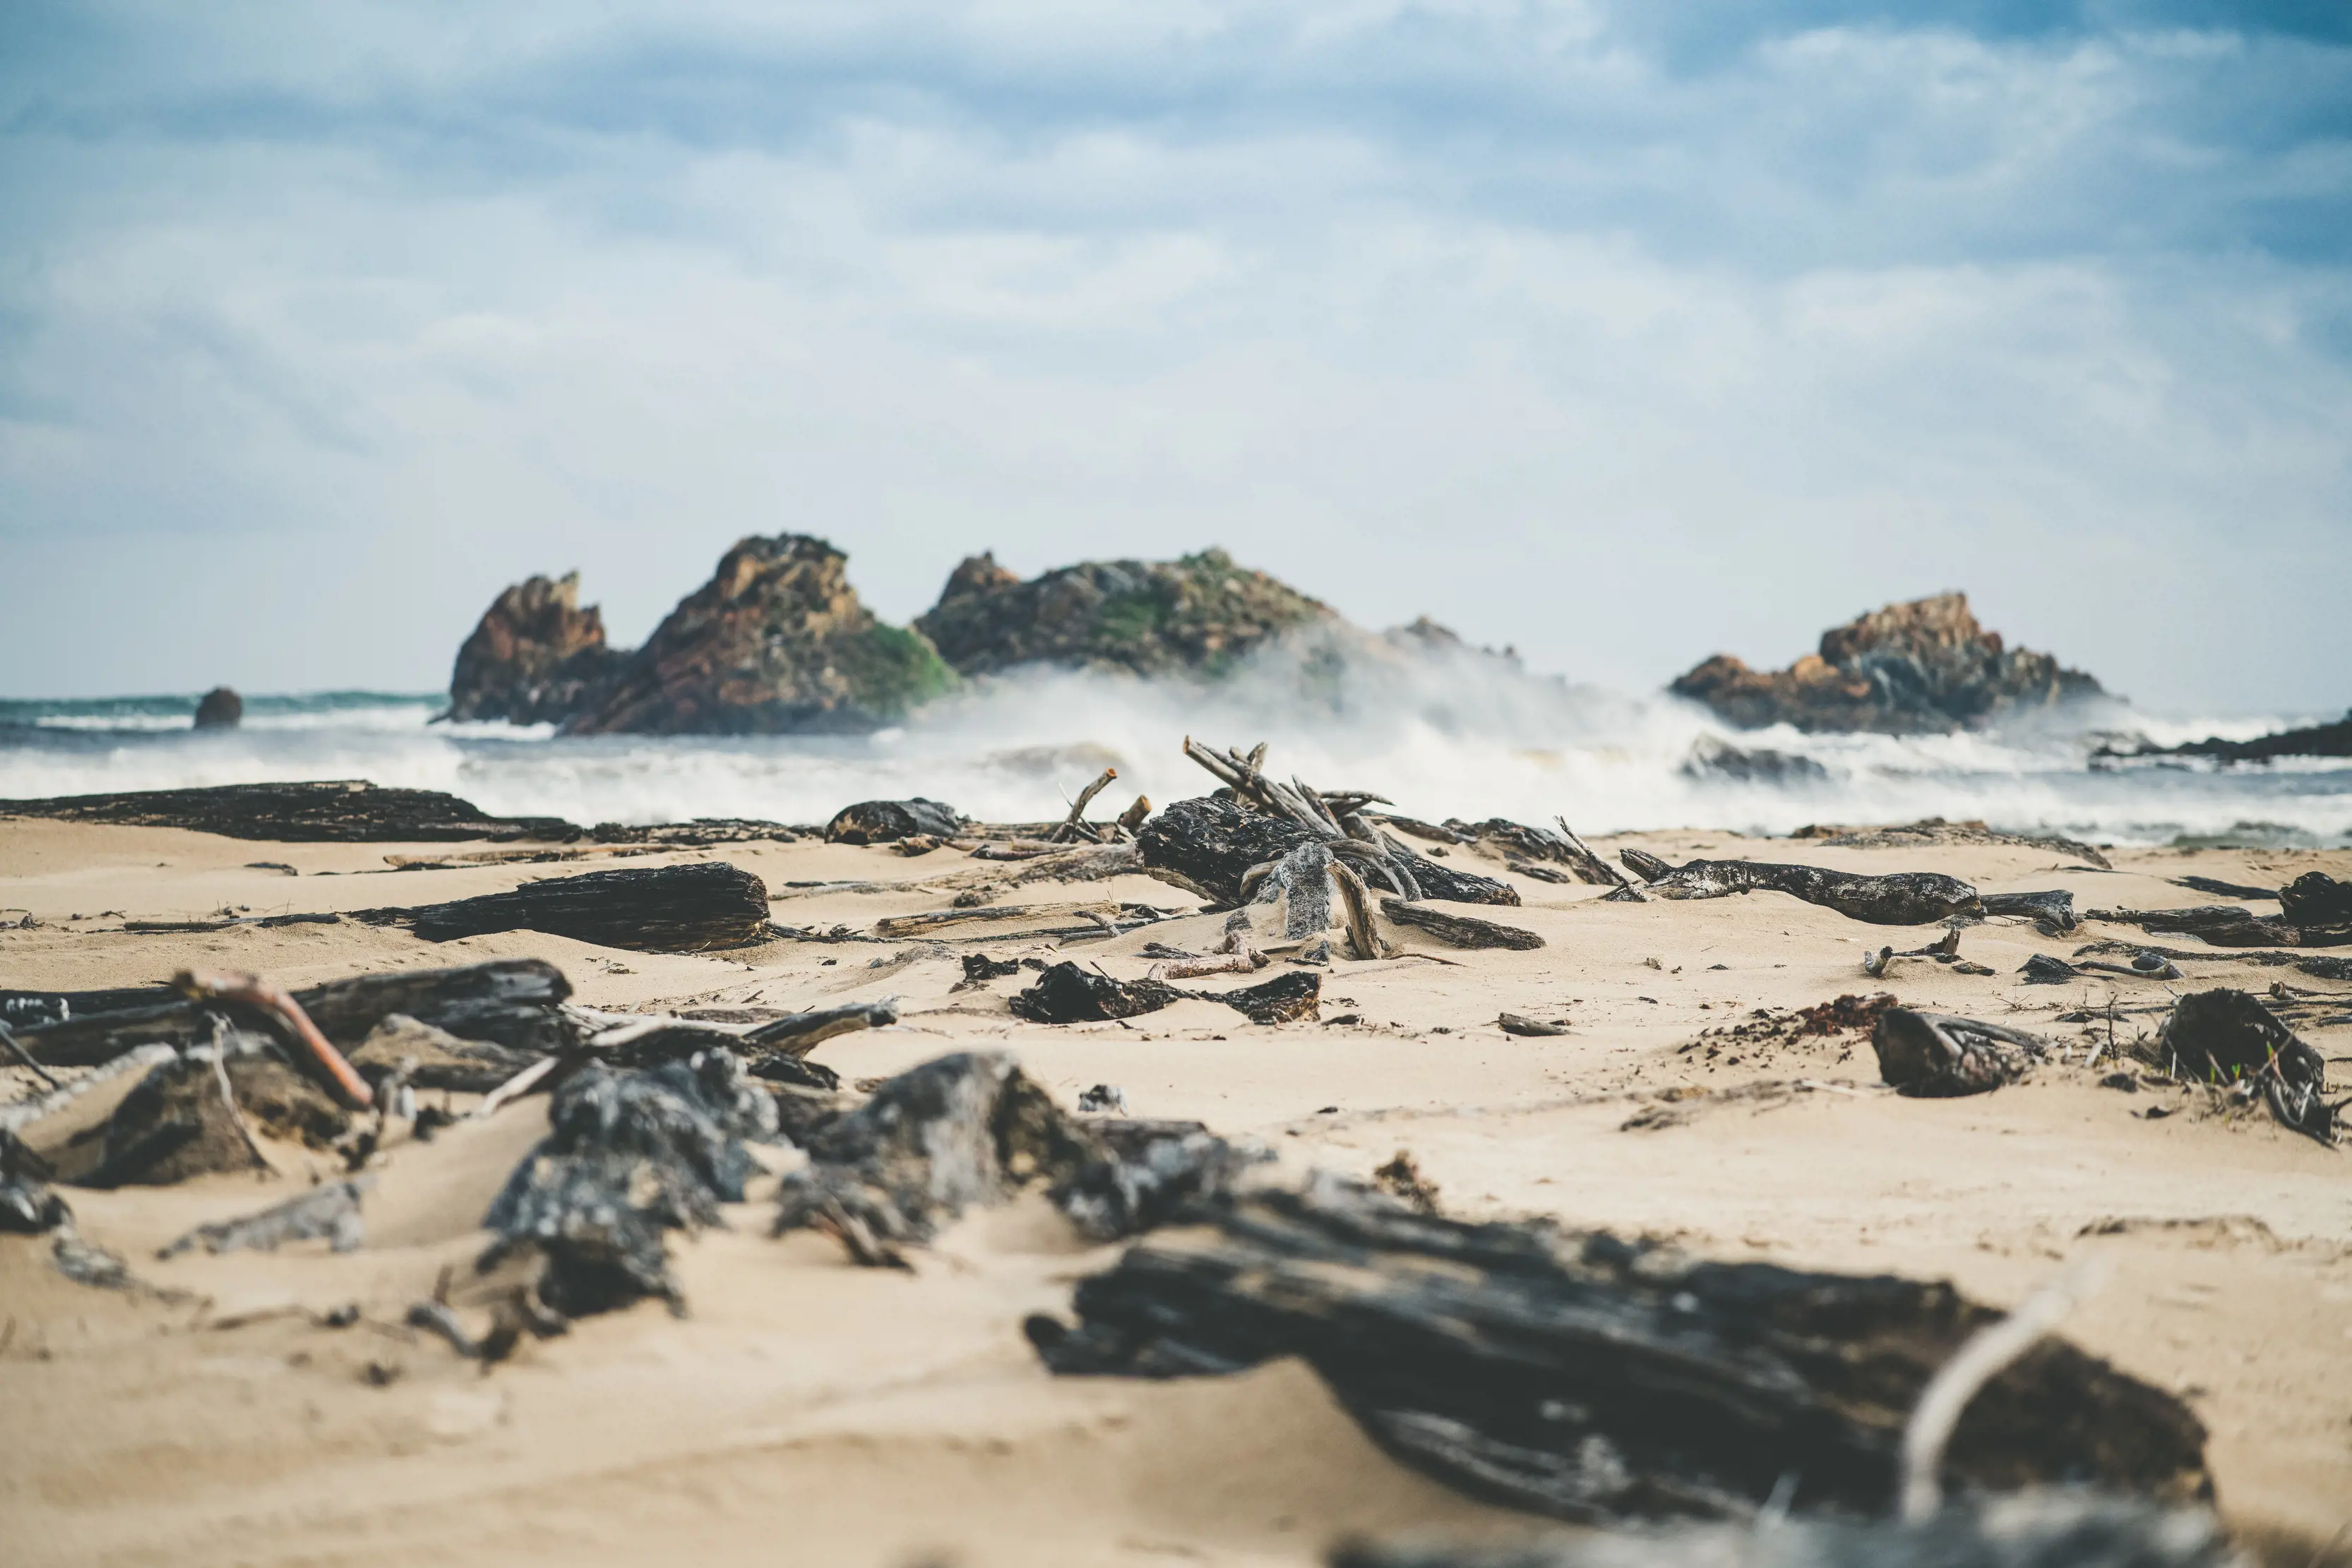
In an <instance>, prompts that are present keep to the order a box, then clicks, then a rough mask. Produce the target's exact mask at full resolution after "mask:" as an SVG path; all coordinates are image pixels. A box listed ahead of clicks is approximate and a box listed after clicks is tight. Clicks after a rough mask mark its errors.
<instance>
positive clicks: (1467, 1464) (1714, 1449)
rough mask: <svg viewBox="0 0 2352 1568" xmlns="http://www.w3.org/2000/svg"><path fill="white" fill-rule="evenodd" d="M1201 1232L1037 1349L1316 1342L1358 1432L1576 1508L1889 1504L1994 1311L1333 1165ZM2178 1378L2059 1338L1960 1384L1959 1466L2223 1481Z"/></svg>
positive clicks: (1155, 1363) (1158, 1363) (1315, 1356)
mask: <svg viewBox="0 0 2352 1568" xmlns="http://www.w3.org/2000/svg"><path fill="white" fill-rule="evenodd" d="M1194 1217H1195V1218H1201V1219H1202V1220H1205V1221H1206V1222H1207V1226H1208V1228H1207V1229H1206V1230H1205V1231H1185V1232H1178V1233H1171V1234H1170V1235H1168V1236H1166V1237H1165V1238H1164V1239H1148V1240H1146V1241H1143V1242H1141V1243H1139V1244H1138V1245H1136V1246H1134V1247H1132V1248H1130V1249H1129V1250H1128V1252H1127V1254H1126V1255H1125V1257H1124V1258H1122V1259H1121V1260H1120V1261H1119V1262H1118V1264H1117V1265H1116V1266H1115V1267H1113V1268H1112V1269H1111V1270H1108V1272H1105V1273H1102V1274H1097V1275H1095V1276H1093V1277H1092V1278H1090V1279H1087V1280H1086V1281H1082V1282H1081V1283H1080V1284H1079V1286H1078V1288H1077V1291H1076V1301H1075V1305H1076V1318H1077V1322H1076V1325H1075V1326H1072V1325H1068V1324H1066V1323H1063V1322H1058V1321H1056V1320H1054V1319H1051V1318H1043V1317H1039V1318H1032V1319H1031V1320H1030V1321H1029V1322H1028V1324H1027V1330H1028V1333H1029V1336H1030V1339H1031V1341H1032V1343H1034V1344H1035V1345H1036V1346H1037V1348H1038V1350H1039V1352H1040V1354H1042V1355H1043V1357H1044V1358H1045V1363H1046V1364H1047V1365H1048V1366H1050V1367H1052V1368H1053V1369H1054V1370H1055V1371H1056V1372H1060V1373H1066V1374H1097V1375H1100V1374H1118V1375H1130V1376H1145V1377H1168V1376H1182V1375H1200V1374H1216V1373H1226V1372H1233V1371H1238V1370H1240V1369H1242V1368H1244V1367H1248V1366H1254V1365H1256V1364H1260V1363H1262V1362H1265V1361H1270V1360H1273V1359H1276V1358H1277V1357H1280V1356H1286V1355H1296V1356H1299V1357H1301V1358H1303V1359H1304V1360H1305V1361H1306V1362H1307V1364H1309V1365H1311V1366H1313V1367H1314V1369H1315V1370H1316V1371H1317V1372H1318V1374H1319V1375H1321V1376H1322V1377H1323V1379H1324V1381H1325V1382H1327V1383H1328V1385H1330V1386H1331V1389H1332V1391H1333V1392H1334V1393H1335V1394H1336V1395H1337V1396H1339V1400H1340V1401H1341V1403H1342V1404H1344V1405H1345V1406H1347V1408H1348V1409H1349V1412H1350V1413H1351V1414H1352V1415H1353V1416H1355V1417H1356V1419H1357V1420H1358V1421H1360V1423H1362V1425H1363V1426H1364V1427H1365V1429H1366V1431H1367V1432H1368V1433H1369V1434H1370V1436H1371V1437H1373V1438H1374V1439H1375V1440H1376V1441H1378V1442H1379V1443H1381V1445H1382V1446H1383V1447H1385V1448H1388V1449H1389V1450H1390V1451H1391V1453H1393V1454H1395V1455H1396V1456H1397V1457H1398V1458H1401V1459H1402V1460H1403V1461H1404V1462H1405V1463H1407V1464H1410V1465H1412V1466H1415V1467H1417V1468H1420V1469H1425V1470H1428V1471H1430V1472H1432V1473H1433V1474H1435V1475H1437V1476H1439V1477H1441V1478H1442V1479H1445V1480H1447V1481H1449V1482H1451V1483H1453V1484H1454V1485H1456V1486H1459V1487H1461V1488H1463V1489H1464V1490H1468V1491H1471V1492H1474V1493H1476V1494H1478V1495H1481V1496H1485V1497H1487V1498H1492V1499H1496V1500H1500V1501H1503V1502H1507V1503H1509V1504H1511V1505H1513V1506H1516V1507H1520V1508H1528V1509H1533V1510H1536V1511H1541V1512H1545V1513H1549V1514H1553V1515H1557V1516H1559V1517H1562V1518H1568V1519H1574V1520H1580V1521H1593V1522H1611V1521H1623V1520H1633V1519H1643V1518H1652V1517H1655V1516H1659V1515H1666V1514H1695V1515H1700V1516H1705V1517H1716V1518H1727V1519H1745V1518H1749V1517H1752V1516H1754V1515H1755V1514H1756V1512H1757V1511H1759V1508H1761V1507H1762V1506H1763V1505H1764V1503H1765V1500H1766V1499H1767V1498H1768V1497H1770V1496H1771V1495H1772V1494H1773V1493H1774V1492H1775V1491H1776V1490H1780V1489H1785V1488H1790V1487H1793V1490H1792V1491H1789V1492H1786V1493H1785V1500H1786V1501H1787V1502H1788V1503H1790V1505H1792V1506H1793V1507H1794V1508H1795V1509H1796V1510H1798V1511H1801V1512H1813V1511H1822V1512H1838V1513H1848V1514H1881V1513H1885V1511H1887V1510H1888V1509H1889V1507H1890V1505H1891V1504H1892V1503H1893V1501H1894V1499H1895V1489H1896V1481H1897V1476H1898V1466H1899V1460H1898V1452H1899V1439H1900V1435H1901V1433H1902V1430H1903V1427H1904V1423H1905V1417H1906V1413H1907V1412H1908V1411H1909V1409H1910V1408H1911V1407H1912V1406H1913V1405H1914V1404H1915V1403H1916V1401H1917V1399H1918V1397H1919V1395H1920V1393H1921V1391H1922V1390H1923V1389H1924V1388H1925V1387H1926V1385H1927V1381H1928V1379H1929V1378H1930V1376H1931V1375H1933V1374H1934V1373H1935V1371H1936V1370H1937V1368H1938V1367H1939V1366H1941V1365H1942V1364H1944V1363H1945V1362H1946V1361H1947V1360H1948V1359H1949V1358H1950V1356H1951V1355H1952V1354H1953V1353H1954V1352H1955V1351H1956V1350H1957V1349H1958V1347H1959V1345H1960V1344H1961V1343H1962V1342H1963V1341H1964V1340H1965V1339H1967V1338H1968V1336H1969V1334H1970V1333H1972V1332H1973V1331H1975V1330H1976V1329H1978V1328H1979V1327H1981V1326H1983V1325H1984V1324H1985V1323H1987V1322H1990V1321H1991V1320H1992V1319H1993V1318H1994V1316H1995V1315H1996V1314H1994V1313H1992V1312H1990V1311H1988V1310H1987V1309H1985V1308H1983V1307H1979V1306H1977V1305H1975V1304H1974V1303H1972V1302H1969V1301H1966V1300H1964V1299H1963V1298H1961V1297H1960V1296H1959V1295H1958V1293H1957V1292H1955V1291H1953V1290H1952V1289H1951V1287H1950V1286H1948V1285H1945V1284H1941V1283H1929V1282H1925V1281H1911V1280H1905V1279H1898V1278H1892V1277H1887V1276H1876V1277H1868V1276H1852V1275H1837V1274H1820V1273H1805V1272H1800V1271H1797V1270H1789V1269H1783V1268H1779V1267H1775V1266H1771V1265H1765V1264H1713V1263H1704V1262H1695V1261H1690V1260H1685V1259H1682V1258H1680V1257H1678V1256H1676V1255H1675V1254H1673V1253H1671V1252H1667V1251H1665V1250H1664V1249H1658V1248H1654V1247H1652V1246H1649V1245H1636V1244H1628V1243H1626V1242H1623V1241H1621V1240H1619V1239H1616V1238H1615V1237H1612V1236H1609V1235H1606V1234H1602V1233H1585V1234H1579V1233H1574V1232H1563V1231H1559V1230H1555V1229H1553V1228H1549V1227H1547V1226H1541V1225H1529V1224H1500V1223H1496V1224H1483V1225H1474V1224H1467V1223H1464V1222H1461V1221H1458V1220H1452V1219H1445V1218H1434V1217H1430V1216H1425V1215H1420V1214H1414V1213H1412V1212H1410V1211H1408V1210H1407V1209H1405V1208H1404V1207H1402V1205H1399V1204H1397V1203H1395V1202H1394V1201H1393V1200H1391V1199H1388V1198H1385V1197H1381V1196H1379V1195H1377V1194H1373V1193H1370V1192H1369V1191H1366V1190H1365V1189H1362V1188H1360V1187H1355V1186H1352V1185H1349V1184H1343V1183H1341V1182H1339V1181H1337V1180H1336V1179H1333V1178H1329V1177H1323V1178H1319V1179H1318V1180H1316V1181H1315V1182H1313V1183H1311V1184H1310V1185H1308V1186H1307V1187H1306V1188H1305V1189H1304V1190H1302V1191H1278V1190H1262V1191H1258V1192H1254V1193H1249V1194H1246V1195H1244V1196H1239V1197H1234V1196H1228V1197H1224V1198H1223V1199H1221V1200H1219V1201H1215V1202H1213V1203H1210V1204H1206V1205H1203V1206H1201V1207H1200V1209H1199V1211H1198V1212H1197V1213H1196V1215H1195V1216H1194ZM2204 1437H2205V1434H2204V1429H2203V1427H2201V1426H2200V1424H2199V1422H2198V1420H2197V1417H2196V1416H2194V1415H2193V1414H2192V1413H2191V1412H2190V1411H2189V1409H2188V1407H2187V1406H2184V1405H2182V1404H2181V1403H2180V1401H2179V1400H2178V1399H2176V1398H2174V1397H2173V1396H2170V1395H2168V1394H2166V1393H2163V1392H2161V1391H2160V1390H2158V1389H2156V1388H2153V1387H2150V1386H2149V1385H2147V1384H2144V1383H2141V1382H2139V1381H2137V1379H2134V1378H2132V1377H2129V1376H2127V1375H2124V1374H2122V1373H2119V1372H2117V1371H2116V1370H2115V1369H2114V1368H2112V1367H2110V1366H2108V1365H2106V1364H2104V1363H2102V1362H2099V1361H2096V1360H2095V1359H2093V1358H2092V1357H2090V1356H2088V1355H2085V1354H2083V1353H2082V1352H2081V1351H2079V1350H2076V1349H2074V1347H2073V1346H2071V1345H2068V1344H2065V1343H2051V1342H2045V1343H2042V1344H2041V1345H2040V1346H2038V1347H2037V1348H2035V1349H2034V1350H2032V1351H2031V1352H2029V1353H2028V1354H2025V1355H2024V1356H2023V1357H2022V1358H2021V1360H2019V1361H2018V1362H2016V1363H2015V1364H2013V1365H2011V1367H2010V1368H2009V1369H2008V1370H2007V1371H2006V1372H2003V1373H2002V1374H2000V1375H1999V1376H1997V1377H1995V1378H1994V1379H1993V1380H1992V1381H1991V1383H1990V1385H1988V1386H1987V1387H1986V1388H1985V1389H1984V1391H1983V1392H1982V1393H1981V1394H1980V1395H1979V1396H1978V1397H1977V1398H1976V1399H1975V1401H1974V1402H1973V1403H1972V1404H1970V1406H1969V1408H1968V1411H1967V1414H1966V1415H1965V1416H1964V1417H1963V1418H1962V1419H1961V1421H1960V1423H1959V1427H1958V1434H1957V1436H1956V1437H1955V1438H1954V1440H1953V1442H1952V1443H1951V1445H1950V1447H1949V1448H1948V1450H1947V1459H1946V1473H1947V1475H1948V1477H1949V1478H1950V1479H1954V1480H1957V1481H1959V1482H1961V1483H1964V1484H1966V1485H1968V1486H1969V1487H1971V1488H1978V1489H1984V1490H2011V1489H2016V1488H2021V1487H2024V1486H2029V1485H2032V1484H2034V1483H2037V1482H2043V1481H2059V1480H2089V1481H2093V1482H2097V1483H2103V1484H2105V1485H2108V1486H2112V1487H2116V1488H2122V1489H2128V1490H2134V1491H2137V1492H2142V1493H2147V1494H2149V1495H2152V1496H2157V1497H2166V1498H2174V1499H2182V1500H2187V1499H2194V1498H2201V1497H2205V1496H2208V1495H2210V1489H2211V1481H2210V1477H2209V1476H2208V1474H2207V1471H2206V1469H2205V1461H2204V1452H2203V1448H2204Z"/></svg>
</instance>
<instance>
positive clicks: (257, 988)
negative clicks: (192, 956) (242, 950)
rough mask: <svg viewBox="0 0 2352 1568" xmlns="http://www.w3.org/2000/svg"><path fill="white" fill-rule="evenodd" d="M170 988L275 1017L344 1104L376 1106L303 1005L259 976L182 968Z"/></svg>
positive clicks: (192, 997)
mask: <svg viewBox="0 0 2352 1568" xmlns="http://www.w3.org/2000/svg"><path fill="white" fill-rule="evenodd" d="M172 986H173V989H175V990H177V991H178V992H180V994H181V995H183V996H184V997H186V998H189V999H190V1000H192V1001H199V1002H243V1003H245V1004H246V1005H247V1007H255V1008H259V1009H262V1010H263V1011H264V1012H269V1013H275V1014H277V1015H278V1018H279V1019H281V1020H283V1021H284V1023H285V1025H286V1027H287V1028H288V1029H289V1030H293V1032H294V1038H295V1039H296V1040H300V1041H301V1042H302V1048H303V1049H304V1050H306V1051H309V1052H310V1054H311V1056H312V1057H314V1058H315V1059H317V1061H318V1063H319V1065H320V1067H323V1068H325V1069H326V1070H327V1076H328V1077H330V1078H331V1079H333V1080H334V1081H335V1088H336V1090H337V1091H338V1092H341V1095H342V1097H343V1099H344V1101H345V1102H346V1103H349V1104H352V1105H355V1106H358V1107H360V1108H361V1109H362V1110H364V1109H365V1108H366V1107H368V1106H370V1105H373V1104H374V1103H375V1092H374V1091H373V1090H372V1089H370V1088H369V1087H368V1086H367V1080H366V1079H364V1078H362V1077H361V1076H360V1075H359V1074H358V1073H356V1072H354V1071H352V1064H351V1063H350V1062H348V1061H344V1060H343V1053H342V1052H341V1051H337V1050H336V1049H335V1047H334V1043H333V1042H332V1041H331V1040H328V1038H327V1037H326V1036H325V1035H323V1034H320V1032H319V1026H318V1025H317V1024H314V1023H312V1022H311V1021H310V1014H308V1013H306V1012H304V1011H303V1010H302V1004H301V1003H299V1002H298V1001H296V1000H295V999H294V998H292V997H290V996H289V995H288V994H287V993H286V992H285V991H283V990H281V989H280V988H278V987H276V986H273V985H271V984H270V983H269V982H268V981H267V980H265V979H263V978H262V977H260V976H258V975H236V974H207V973H202V972H199V971H196V970H193V969H183V970H181V971H180V972H179V973H178V974H176V975H174V976H173V977H172Z"/></svg>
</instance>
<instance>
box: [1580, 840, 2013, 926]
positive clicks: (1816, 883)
mask: <svg viewBox="0 0 2352 1568" xmlns="http://www.w3.org/2000/svg"><path fill="white" fill-rule="evenodd" d="M1617 858H1618V859H1620V860H1622V861H1623V862H1625V864H1626V865H1627V866H1628V867H1630V868H1632V870H1633V872H1634V873H1636V874H1637V875H1639V876H1640V877H1641V878H1642V880H1643V883H1645V884H1646V886H1645V888H1644V891H1646V892H1649V893H1652V894H1656V895H1657V896H1658V897H1660V898H1727V897H1729V896H1730V895H1731V894H1736V893H1755V892H1766V893H1785V894H1789V895H1790V897H1792V898H1801V899H1803V900H1804V901H1805V902H1806V903H1807V904H1820V905H1821V906H1822V907H1823V908H1824V909H1834V910H1836V911H1837V912H1838V913H1839V914H1840V915H1844V916H1845V917H1846V918H1848V919H1849V920H1860V921H1864V922H1865V923H1867V924H1869V925H1927V924H1929V923H1930V922H1933V921H1937V920H1948V919H1949V918H1951V917H1952V916H1953V915H1975V914H1979V913H1981V911H1982V903H1981V901H1980V900H1979V898H1978V896H1977V890H1976V889H1975V888H1973V887H1971V886H1969V884H1968V883H1965V882H1962V881H1961V880H1960V879H1959V878H1958V877H1955V876H1945V875H1943V874H1942V873H1938V872H1927V871H1911V872H1896V873H1894V874H1892V875H1888V876H1864V875H1860V874H1857V873H1853V872H1843V871H1829V870H1826V869H1824V868H1823V867H1821V866H1811V865H1774V864H1771V863H1769V862H1764V861H1692V862H1689V863H1688V864H1687V865H1680V866H1675V865H1669V864H1667V863H1666V862H1664V861H1662V860H1660V859H1659V858H1658V857H1657V856H1655V855H1653V854H1647V853H1644V852H1643V851H1640V850H1626V851H1623V852H1621V853H1620V854H1619V855H1618V857H1617Z"/></svg>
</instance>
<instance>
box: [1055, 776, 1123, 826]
mask: <svg viewBox="0 0 2352 1568" xmlns="http://www.w3.org/2000/svg"><path fill="white" fill-rule="evenodd" d="M1117 778H1118V768H1104V769H1103V770H1102V776H1101V777H1100V778H1098V779H1096V780H1095V781H1094V782H1093V783H1091V784H1089V785H1087V787H1086V788H1085V789H1081V790H1079V791H1078V798H1077V799H1076V800H1074V801H1072V802H1071V803H1070V814H1069V815H1068V816H1066V817H1065V818H1063V819H1062V821H1060V822H1059V823H1058V824H1057V825H1056V826H1055V829H1054V831H1053V832H1052V833H1051V834H1049V835H1048V836H1049V837H1050V838H1051V839H1052V840H1053V841H1054V842H1055V843H1068V842H1070V841H1072V840H1074V839H1086V840H1088V841H1093V840H1094V839H1095V837H1096V834H1095V830H1094V829H1092V828H1089V827H1087V807H1088V806H1091V805H1093V804H1094V801H1095V797H1096V796H1097V795H1099V794H1101V793H1102V792H1103V791H1104V790H1105V789H1109V788H1110V786H1111V781H1112V780H1113V779H1117Z"/></svg>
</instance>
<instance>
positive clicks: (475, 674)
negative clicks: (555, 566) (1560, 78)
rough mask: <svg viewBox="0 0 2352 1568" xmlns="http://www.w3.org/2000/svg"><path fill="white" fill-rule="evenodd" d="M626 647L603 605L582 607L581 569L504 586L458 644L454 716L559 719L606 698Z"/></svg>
mask: <svg viewBox="0 0 2352 1568" xmlns="http://www.w3.org/2000/svg"><path fill="white" fill-rule="evenodd" d="M627 663H628V655H627V654H626V653H624V652H622V651H621V650H620V649H618V648H614V647H609V646H607V645H606V644H605V642H604V612H602V611H600V610H598V609H597V608H596V606H594V605H593V604H592V605H590V606H589V607H588V608H587V609H585V610H583V609H581V608H580V574H579V573H578V572H576V571H574V572H567V573H566V574H565V575H564V576H562V577H561V578H556V579H550V578H544V577H532V578H528V579H525V580H523V581H521V582H518V583H516V584H515V585H514V586H513V587H511V588H509V589H508V590H507V591H505V592H503V593H501V594H499V596H498V598H497V600H496V601H493V602H492V603H491V605H490V607H489V608H488V610H486V611H484V612H482V619H481V621H480V622H479V623H478V624H477V625H476V626H475V628H474V633H473V635H472V636H470V637H468V638H467V639H466V643H465V645H464V646H463V647H461V648H459V649H458V650H457V668H456V669H455V670H454V671H452V672H451V673H450V676H449V712H448V716H449V717H451V718H457V719H472V720H489V719H505V720H507V721H508V722H509V723H511V724H561V723H562V722H563V721H564V720H565V719H567V718H569V717H571V716H572V715H573V714H575V713H579V712H582V711H583V710H584V709H586V708H588V707H591V706H594V705H595V704H596V703H598V702H600V701H602V700H603V699H604V696H605V695H606V694H607V693H608V692H609V691H610V690H611V688H612V685H613V683H614V681H615V680H616V679H617V678H618V677H619V675H620V673H621V670H622V667H623V666H624V665H625V664H627Z"/></svg>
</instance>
